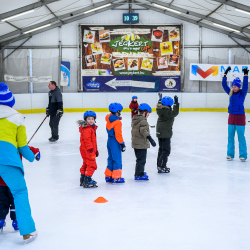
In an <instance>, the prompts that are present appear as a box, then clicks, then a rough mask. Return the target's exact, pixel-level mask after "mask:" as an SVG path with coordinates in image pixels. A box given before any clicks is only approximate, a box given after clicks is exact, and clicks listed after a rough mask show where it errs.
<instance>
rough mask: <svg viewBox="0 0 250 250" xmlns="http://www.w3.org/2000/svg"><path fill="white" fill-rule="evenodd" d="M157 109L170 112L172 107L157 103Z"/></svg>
mask: <svg viewBox="0 0 250 250" xmlns="http://www.w3.org/2000/svg"><path fill="white" fill-rule="evenodd" d="M156 108H157V109H169V110H171V107H169V106H164V105H162V104H161V103H157V107H156Z"/></svg>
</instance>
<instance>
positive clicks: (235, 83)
mask: <svg viewBox="0 0 250 250" xmlns="http://www.w3.org/2000/svg"><path fill="white" fill-rule="evenodd" d="M240 83H241V80H240V78H239V77H236V78H235V79H234V80H233V82H232V86H236V87H239V88H241V84H240Z"/></svg>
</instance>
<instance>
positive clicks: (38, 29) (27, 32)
mask: <svg viewBox="0 0 250 250" xmlns="http://www.w3.org/2000/svg"><path fill="white" fill-rule="evenodd" d="M50 25H51V23H50V24H47V25H43V26H41V27H38V28H35V29H33V30H28V31H25V32H23V33H24V34H27V33H30V32H33V31H35V30H40V29H42V28H45V27H48V26H50Z"/></svg>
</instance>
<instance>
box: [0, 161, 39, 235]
mask: <svg viewBox="0 0 250 250" xmlns="http://www.w3.org/2000/svg"><path fill="white" fill-rule="evenodd" d="M0 176H1V177H2V178H3V180H4V182H5V183H6V185H7V186H8V187H9V189H10V191H11V193H12V194H13V196H14V203H15V207H16V217H17V222H18V226H19V230H20V234H21V235H27V234H30V233H32V232H34V231H36V228H35V223H34V221H33V218H32V216H31V209H30V204H29V198H28V190H27V187H26V182H25V179H24V175H23V172H22V170H21V169H20V168H19V167H13V166H5V165H1V164H0Z"/></svg>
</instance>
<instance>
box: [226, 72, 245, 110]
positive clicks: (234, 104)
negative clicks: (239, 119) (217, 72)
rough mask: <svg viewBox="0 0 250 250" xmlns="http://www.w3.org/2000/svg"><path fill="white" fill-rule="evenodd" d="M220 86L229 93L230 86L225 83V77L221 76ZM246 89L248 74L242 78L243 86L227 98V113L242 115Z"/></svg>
mask: <svg viewBox="0 0 250 250" xmlns="http://www.w3.org/2000/svg"><path fill="white" fill-rule="evenodd" d="M222 87H223V89H224V90H225V92H226V93H227V94H228V95H229V93H230V88H229V87H228V85H227V77H223V79H222ZM247 91H248V76H244V78H243V87H242V89H241V90H240V91H238V92H237V93H233V95H232V96H230V98H229V106H228V113H229V114H233V115H244V114H245V109H244V101H245V98H246V95H247Z"/></svg>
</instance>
